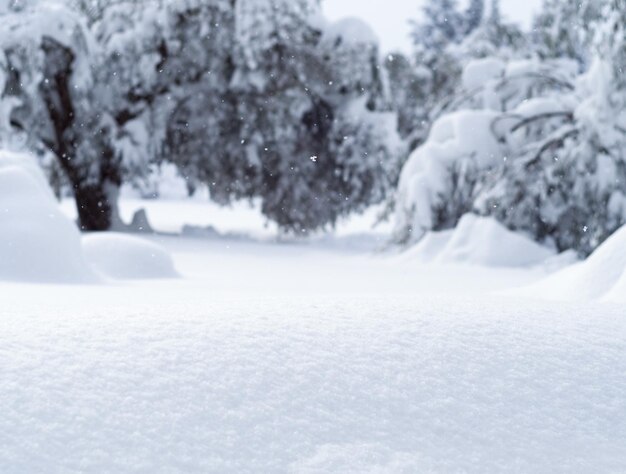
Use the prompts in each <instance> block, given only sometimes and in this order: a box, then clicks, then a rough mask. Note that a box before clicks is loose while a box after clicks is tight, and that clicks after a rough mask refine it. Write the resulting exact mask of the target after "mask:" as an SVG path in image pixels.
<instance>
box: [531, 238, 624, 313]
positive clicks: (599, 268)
mask: <svg viewBox="0 0 626 474" xmlns="http://www.w3.org/2000/svg"><path fill="white" fill-rule="evenodd" d="M624 249H626V227H623V228H621V229H620V230H618V231H617V232H615V233H614V234H613V235H612V236H611V237H610V238H609V239H607V241H606V242H604V243H603V244H602V245H601V246H600V247H598V249H597V250H596V251H595V252H594V253H593V254H592V255H591V256H590V257H589V258H587V260H585V261H583V262H580V263H578V264H576V265H572V266H568V267H566V268H564V269H563V270H561V271H559V272H557V273H555V274H553V275H551V276H550V277H548V278H546V279H545V280H543V281H540V282H539V283H537V284H534V285H532V286H530V287H529V288H528V289H524V290H522V293H525V294H532V295H536V296H540V297H542V298H547V299H554V300H566V301H580V300H594V299H600V298H604V299H605V300H607V301H612V302H615V303H622V304H623V303H626V252H625V251H624Z"/></svg>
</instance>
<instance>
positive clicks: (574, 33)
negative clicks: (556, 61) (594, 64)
mask: <svg viewBox="0 0 626 474" xmlns="http://www.w3.org/2000/svg"><path fill="white" fill-rule="evenodd" d="M599 7H600V2H597V1H594V0H582V1H577V2H562V1H559V0H544V2H543V5H542V8H541V10H540V12H539V14H538V15H537V16H536V17H535V20H534V26H533V42H534V44H535V48H536V50H537V52H538V54H539V55H540V56H541V57H543V58H562V57H567V58H571V59H575V60H576V61H578V62H579V64H580V67H581V68H585V67H587V66H588V62H589V59H590V58H589V53H590V48H589V46H590V45H591V42H592V40H593V34H591V27H592V25H593V24H595V22H596V21H597V20H598V18H599V16H600V13H601V12H600V8H599Z"/></svg>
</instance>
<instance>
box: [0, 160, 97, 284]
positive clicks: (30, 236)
mask: <svg viewBox="0 0 626 474" xmlns="http://www.w3.org/2000/svg"><path fill="white" fill-rule="evenodd" d="M0 279H2V280H12V281H27V282H41V283H43V282H46V283H80V282H89V281H95V275H94V274H93V273H92V272H91V271H90V270H89V266H88V265H87V263H86V262H85V260H84V258H83V255H82V252H81V244H80V233H79V231H78V229H77V227H76V226H75V225H74V223H72V222H71V221H70V220H69V219H68V218H67V217H65V216H64V215H63V214H62V213H61V211H60V210H59V207H58V205H57V202H56V200H55V198H54V195H53V194H52V192H51V191H50V188H49V187H48V184H47V182H46V179H45V177H44V176H43V173H42V172H41V171H40V169H39V167H38V165H37V163H36V162H35V160H34V159H33V158H32V157H31V156H29V155H26V154H21V153H13V152H8V151H0Z"/></svg>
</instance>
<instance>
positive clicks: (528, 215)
mask: <svg viewBox="0 0 626 474" xmlns="http://www.w3.org/2000/svg"><path fill="white" fill-rule="evenodd" d="M601 2H602V5H600V4H599V3H596V4H595V6H596V7H601V9H600V10H599V11H601V12H602V14H601V15H600V16H598V17H597V19H596V21H595V23H594V24H593V25H592V27H593V29H594V30H595V31H597V32H598V33H597V36H596V39H595V47H594V50H595V51H592V53H591V54H590V56H591V57H593V60H592V65H591V67H590V69H589V71H588V72H586V73H584V74H583V75H582V76H581V77H580V78H579V79H578V80H577V81H576V87H575V88H573V87H572V88H571V90H567V88H566V89H564V90H561V91H559V92H558V93H557V94H556V95H553V96H552V97H550V98H549V99H546V100H544V101H543V102H541V103H539V104H538V105H541V107H538V108H537V109H536V110H535V112H534V113H531V114H530V115H529V116H527V117H525V118H524V119H523V120H520V121H519V122H518V123H517V124H516V125H515V126H514V127H513V129H512V130H511V131H512V132H513V133H512V136H511V138H512V139H513V140H515V144H514V146H513V147H511V148H510V155H509V160H508V163H509V165H508V166H506V167H503V168H502V169H501V171H500V173H501V174H499V175H498V174H496V175H494V176H493V177H492V181H491V185H490V186H487V187H486V189H485V193H484V194H483V196H482V197H481V198H480V199H478V200H477V209H478V210H479V211H481V212H484V213H488V214H493V215H495V216H496V217H498V218H499V219H500V220H502V221H503V222H504V223H505V224H506V225H507V226H509V227H510V228H512V229H520V230H523V231H526V232H528V233H529V234H531V235H533V236H534V237H535V238H536V239H537V240H539V241H543V240H548V241H551V242H553V243H554V245H555V246H556V247H557V248H558V249H560V250H565V249H575V250H577V251H578V252H579V253H580V254H581V255H588V254H589V253H590V252H592V251H593V250H594V249H595V248H596V247H597V246H598V245H600V244H601V243H602V242H603V241H604V240H605V239H606V238H607V237H608V236H610V235H611V234H612V233H613V232H614V231H615V230H616V229H618V228H619V227H620V226H622V225H623V224H624V222H626V154H625V151H624V150H626V113H624V107H625V105H626V81H624V80H623V68H624V65H625V64H624V51H625V50H626V36H625V35H624V21H625V20H626V18H625V17H624V16H625V13H624V12H625V11H626V10H625V9H624V8H623V7H624V3H623V0H617V1H614V0H601ZM584 12H585V10H580V11H579V14H584ZM579 21H582V20H580V19H579ZM537 124H541V125H542V126H541V127H540V128H536V127H537ZM533 129H534V131H533Z"/></svg>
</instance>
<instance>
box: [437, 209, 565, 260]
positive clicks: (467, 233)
mask: <svg viewBox="0 0 626 474" xmlns="http://www.w3.org/2000/svg"><path fill="white" fill-rule="evenodd" d="M553 254H554V253H553V252H552V251H551V250H549V249H547V248H545V247H542V246H541V245H539V244H537V243H535V242H533V241H532V240H530V239H528V238H526V237H524V236H523V235H520V234H518V233H516V232H512V231H510V230H509V229H507V228H506V227H504V226H503V225H502V224H500V223H499V222H498V221H496V220H495V219H493V218H489V217H479V216H476V215H473V214H467V215H465V216H464V217H463V218H462V219H461V221H460V222H459V225H458V226H457V227H456V229H455V230H454V232H453V233H452V236H451V237H450V240H449V241H448V244H447V245H446V246H445V247H444V249H443V250H442V251H441V253H440V254H439V256H438V257H437V261H438V262H442V263H470V264H474V265H483V266H490V267H524V266H529V265H535V264H539V263H541V262H543V261H545V260H546V259H548V258H550V257H552V256H553Z"/></svg>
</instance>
